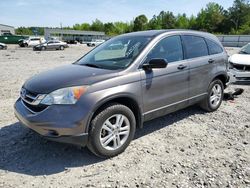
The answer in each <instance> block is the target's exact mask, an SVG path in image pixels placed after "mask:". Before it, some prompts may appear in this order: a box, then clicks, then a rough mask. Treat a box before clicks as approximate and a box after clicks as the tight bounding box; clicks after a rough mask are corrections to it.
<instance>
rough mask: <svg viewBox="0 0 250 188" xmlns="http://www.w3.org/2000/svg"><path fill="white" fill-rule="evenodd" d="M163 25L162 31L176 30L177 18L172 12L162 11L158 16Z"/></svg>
mask: <svg viewBox="0 0 250 188" xmlns="http://www.w3.org/2000/svg"><path fill="white" fill-rule="evenodd" d="M157 19H158V20H159V22H160V24H161V28H162V29H174V28H175V21H176V19H175V16H174V14H173V13H172V12H170V11H167V12H165V11H161V12H160V14H159V15H158V16H157Z"/></svg>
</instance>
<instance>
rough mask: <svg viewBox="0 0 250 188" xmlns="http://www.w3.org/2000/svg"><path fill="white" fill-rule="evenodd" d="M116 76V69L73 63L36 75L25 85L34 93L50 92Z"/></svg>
mask: <svg viewBox="0 0 250 188" xmlns="http://www.w3.org/2000/svg"><path fill="white" fill-rule="evenodd" d="M116 76H118V72H117V71H114V70H106V69H98V68H92V67H87V66H83V65H74V64H72V65H67V66H62V67H59V68H56V69H53V70H50V71H46V72H43V73H40V74H38V75H35V76H33V77H32V78H30V79H29V80H27V81H26V82H25V84H24V86H23V87H24V88H26V89H27V90H29V91H31V92H34V93H38V94H48V93H50V92H52V91H55V90H57V89H60V88H65V87H71V86H80V85H91V84H93V83H95V82H98V81H101V80H106V79H109V78H113V77H116Z"/></svg>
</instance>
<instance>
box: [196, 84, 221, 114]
mask: <svg viewBox="0 0 250 188" xmlns="http://www.w3.org/2000/svg"><path fill="white" fill-rule="evenodd" d="M223 97H224V85H223V83H222V81H221V80H219V79H216V80H214V81H213V82H211V83H210V85H209V88H208V95H207V96H206V98H205V99H204V100H203V101H202V103H201V104H200V106H201V108H203V109H204V110H206V111H208V112H213V111H216V110H217V109H218V108H219V107H220V105H221V102H222V100H223Z"/></svg>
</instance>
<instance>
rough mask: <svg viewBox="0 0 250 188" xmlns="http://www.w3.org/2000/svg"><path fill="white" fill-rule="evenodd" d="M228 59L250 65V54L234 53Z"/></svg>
mask: <svg viewBox="0 0 250 188" xmlns="http://www.w3.org/2000/svg"><path fill="white" fill-rule="evenodd" d="M228 61H229V62H231V63H233V64H240V65H250V54H249V55H248V54H234V55H232V56H230V57H229V60H228Z"/></svg>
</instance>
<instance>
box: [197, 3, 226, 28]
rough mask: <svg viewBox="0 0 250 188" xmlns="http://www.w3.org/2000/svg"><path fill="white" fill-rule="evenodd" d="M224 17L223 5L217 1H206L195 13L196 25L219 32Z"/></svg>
mask: <svg viewBox="0 0 250 188" xmlns="http://www.w3.org/2000/svg"><path fill="white" fill-rule="evenodd" d="M224 19H225V17H224V11H223V7H222V6H220V5H219V4H217V3H208V4H207V6H206V8H205V9H201V11H200V12H199V13H198V15H197V20H196V21H197V26H198V27H199V29H201V30H205V31H208V32H219V28H220V25H221V24H222V22H223V20H224Z"/></svg>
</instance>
